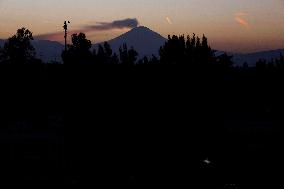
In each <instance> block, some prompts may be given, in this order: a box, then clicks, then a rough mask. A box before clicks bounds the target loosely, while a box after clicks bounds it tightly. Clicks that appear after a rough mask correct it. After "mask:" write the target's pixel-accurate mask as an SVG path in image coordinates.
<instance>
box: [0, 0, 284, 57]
mask: <svg viewBox="0 0 284 189" xmlns="http://www.w3.org/2000/svg"><path fill="white" fill-rule="evenodd" d="M125 18H137V19H138V21H139V22H140V25H144V26H147V27H149V28H150V29H152V30H154V31H156V32H158V33H160V34H162V35H163V36H167V35H168V34H192V33H193V32H194V33H196V34H199V35H202V34H203V33H204V34H205V35H206V36H207V37H208V38H209V42H210V44H211V46H212V47H213V48H216V49H220V50H227V51H232V52H252V51H259V50H267V49H277V48H284V0H203V1H201V0H76V1H75V0H36V1H35V0H0V38H7V37H8V36H11V35H12V34H13V33H15V31H16V29H17V28H20V27H22V26H25V27H27V28H29V29H30V30H31V31H33V33H34V35H40V34H45V33H50V32H58V31H61V29H62V25H63V21H64V20H66V19H68V20H70V21H71V25H70V29H71V28H72V29H77V28H80V26H85V25H92V24H95V23H96V22H112V21H113V20H120V19H125ZM125 31H127V30H126V29H123V30H121V29H120V30H118V29H116V30H110V31H98V32H91V33H88V34H87V36H88V38H90V39H92V41H93V42H100V41H104V40H108V39H111V38H113V37H115V36H118V35H120V34H122V33H124V32H125Z"/></svg>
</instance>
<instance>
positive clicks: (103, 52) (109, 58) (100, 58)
mask: <svg viewBox="0 0 284 189" xmlns="http://www.w3.org/2000/svg"><path fill="white" fill-rule="evenodd" d="M93 56H94V58H95V61H96V62H98V63H101V64H118V62H119V60H118V56H117V54H116V53H113V51H112V49H111V47H110V45H109V44H108V43H107V42H105V43H104V44H103V45H101V44H99V46H98V51H96V50H94V51H93Z"/></svg>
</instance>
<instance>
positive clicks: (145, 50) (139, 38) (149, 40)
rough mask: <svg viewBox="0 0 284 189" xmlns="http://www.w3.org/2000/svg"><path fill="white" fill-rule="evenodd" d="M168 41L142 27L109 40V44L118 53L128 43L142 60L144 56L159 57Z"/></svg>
mask: <svg viewBox="0 0 284 189" xmlns="http://www.w3.org/2000/svg"><path fill="white" fill-rule="evenodd" d="M166 41H167V39H166V38H164V37H163V36H161V35H160V34H158V33H156V32H154V31H152V30H150V29H149V28H147V27H144V26H140V27H136V28H134V29H132V30H130V31H129V32H126V33H124V34H122V35H121V36H118V37H116V38H114V39H112V40H109V41H108V43H109V44H110V46H111V48H112V49H113V51H114V52H116V53H117V52H118V49H119V47H120V46H122V44H124V43H126V44H127V46H128V47H129V48H130V47H133V48H134V49H135V50H136V51H137V52H138V53H139V57H140V58H142V57H144V56H147V57H151V56H152V55H155V56H158V55H159V49H160V47H161V46H162V45H164V44H165V42H166ZM97 46H98V44H95V45H94V47H95V48H96V47H97Z"/></svg>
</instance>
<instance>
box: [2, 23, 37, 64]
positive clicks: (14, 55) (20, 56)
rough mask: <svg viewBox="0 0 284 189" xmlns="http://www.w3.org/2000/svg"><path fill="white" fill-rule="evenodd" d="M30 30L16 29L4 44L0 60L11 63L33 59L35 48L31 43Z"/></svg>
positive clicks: (26, 61) (28, 61)
mask: <svg viewBox="0 0 284 189" xmlns="http://www.w3.org/2000/svg"><path fill="white" fill-rule="evenodd" d="M33 39H34V38H33V35H32V32H30V31H29V30H28V29H26V28H21V29H18V30H17V33H16V34H15V35H13V36H12V37H10V38H9V39H8V41H7V42H6V43H5V44H4V48H3V50H2V53H1V54H2V55H1V56H2V60H3V61H4V62H9V63H12V64H20V63H30V62H31V61H33V60H35V55H36V53H35V49H34V47H33V46H32V44H31V41H32V40H33Z"/></svg>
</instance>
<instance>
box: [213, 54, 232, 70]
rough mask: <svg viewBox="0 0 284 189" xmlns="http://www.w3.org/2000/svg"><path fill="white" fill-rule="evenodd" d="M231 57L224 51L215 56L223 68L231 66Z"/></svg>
mask: <svg viewBox="0 0 284 189" xmlns="http://www.w3.org/2000/svg"><path fill="white" fill-rule="evenodd" d="M232 58H233V56H229V55H228V54H227V53H224V54H221V55H220V56H218V57H217V63H218V65H219V66H221V67H224V68H228V67H232V66H233V65H234V62H233V61H232Z"/></svg>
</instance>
